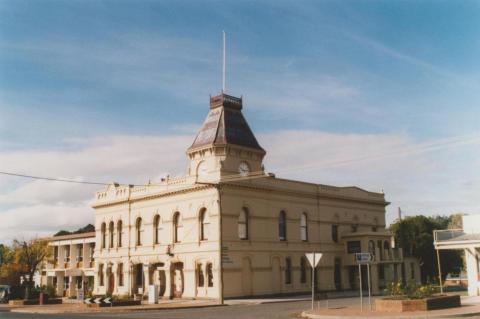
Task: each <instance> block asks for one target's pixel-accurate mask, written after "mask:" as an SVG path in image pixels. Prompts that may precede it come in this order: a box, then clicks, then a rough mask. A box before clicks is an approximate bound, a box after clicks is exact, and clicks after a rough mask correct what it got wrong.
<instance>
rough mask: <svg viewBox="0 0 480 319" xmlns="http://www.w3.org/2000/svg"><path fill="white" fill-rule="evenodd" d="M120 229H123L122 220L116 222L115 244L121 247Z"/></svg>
mask: <svg viewBox="0 0 480 319" xmlns="http://www.w3.org/2000/svg"><path fill="white" fill-rule="evenodd" d="M122 231H123V223H122V220H119V221H118V222H117V246H118V247H122Z"/></svg>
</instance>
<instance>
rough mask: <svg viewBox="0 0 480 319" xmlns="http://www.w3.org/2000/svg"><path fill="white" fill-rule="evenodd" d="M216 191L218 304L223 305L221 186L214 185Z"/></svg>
mask: <svg viewBox="0 0 480 319" xmlns="http://www.w3.org/2000/svg"><path fill="white" fill-rule="evenodd" d="M216 188H217V191H218V201H217V203H218V237H219V238H218V239H219V240H218V245H219V249H218V252H219V259H218V266H219V271H220V273H219V285H218V286H219V287H218V289H219V295H220V304H221V305H223V304H224V297H223V290H224V289H223V262H222V188H221V184H220V183H219V184H217V185H216Z"/></svg>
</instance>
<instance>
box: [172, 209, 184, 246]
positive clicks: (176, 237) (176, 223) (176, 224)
mask: <svg viewBox="0 0 480 319" xmlns="http://www.w3.org/2000/svg"><path fill="white" fill-rule="evenodd" d="M181 227H182V225H181V220H180V212H176V213H175V214H174V215H173V242H174V243H179V242H180V235H181V234H180V229H181Z"/></svg>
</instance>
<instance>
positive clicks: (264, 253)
mask: <svg viewBox="0 0 480 319" xmlns="http://www.w3.org/2000/svg"><path fill="white" fill-rule="evenodd" d="M265 155H266V151H265V150H264V149H263V148H262V147H261V146H260V145H259V143H258V142H257V140H256V138H255V136H254V134H253V132H252V131H251V129H250V128H249V126H248V124H247V122H246V120H245V118H244V117H243V115H242V99H239V98H236V97H232V96H229V95H226V94H220V95H218V96H215V97H211V98H210V109H209V112H208V115H207V118H206V120H205V122H204V124H203V126H202V128H201V129H200V131H199V133H198V134H197V136H196V138H195V139H194V141H193V143H192V145H191V146H190V147H189V148H188V149H187V156H188V160H189V164H188V168H187V172H186V175H185V176H184V177H180V178H166V179H164V180H162V181H161V182H159V183H151V184H148V185H143V186H133V185H118V184H114V183H113V184H111V185H110V186H108V187H107V188H106V189H105V190H102V191H100V192H97V193H96V195H95V200H94V202H93V204H92V206H93V208H94V209H95V229H96V236H95V238H96V243H95V244H96V245H95V247H96V248H95V255H94V258H95V261H96V262H95V269H94V273H95V280H94V283H95V287H94V294H106V293H110V294H114V295H133V294H142V293H143V294H145V293H146V292H147V289H148V286H149V285H158V287H159V295H160V296H163V297H167V298H168V297H193V298H215V299H222V298H228V297H238V296H258V295H271V294H281V293H300V292H307V291H309V289H310V282H311V279H310V268H309V266H308V262H307V261H306V259H305V258H304V254H305V253H306V252H312V251H316V252H321V253H323V258H322V259H321V261H320V266H319V268H318V269H317V272H316V281H317V283H318V287H319V289H321V290H345V289H354V288H356V287H357V286H358V267H357V265H356V263H355V260H354V254H355V253H356V252H367V251H369V252H371V253H372V254H374V256H375V258H374V262H373V265H372V288H373V292H374V293H375V292H379V290H380V289H381V288H382V287H383V286H384V285H385V283H386V282H389V281H395V280H397V281H400V280H405V273H406V270H405V267H409V265H406V264H405V263H404V260H403V256H402V251H401V249H396V248H393V247H392V235H391V234H390V233H389V232H387V231H386V230H385V206H386V205H388V202H387V201H385V197H384V194H383V193H374V192H369V191H366V190H363V189H360V188H358V187H334V186H327V185H319V184H312V183H307V182H300V181H294V180H286V179H281V178H276V177H275V175H273V174H267V173H266V172H265V169H264V166H263V158H264V156H265ZM365 270H366V269H364V271H365ZM409 273H410V272H409ZM366 277H367V276H363V278H364V279H366ZM365 286H366V285H365ZM365 286H364V287H365Z"/></svg>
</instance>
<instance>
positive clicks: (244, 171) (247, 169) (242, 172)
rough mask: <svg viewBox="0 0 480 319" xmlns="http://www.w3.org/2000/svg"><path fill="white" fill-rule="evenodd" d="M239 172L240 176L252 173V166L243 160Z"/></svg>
mask: <svg viewBox="0 0 480 319" xmlns="http://www.w3.org/2000/svg"><path fill="white" fill-rule="evenodd" d="M238 173H239V174H240V176H247V175H248V174H249V173H250V167H249V166H248V164H247V163H246V162H241V163H240V165H238Z"/></svg>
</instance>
